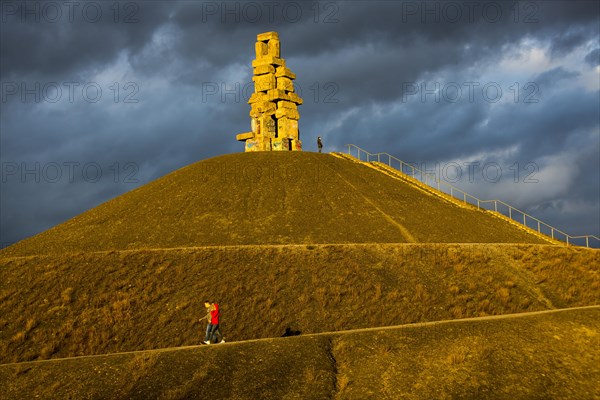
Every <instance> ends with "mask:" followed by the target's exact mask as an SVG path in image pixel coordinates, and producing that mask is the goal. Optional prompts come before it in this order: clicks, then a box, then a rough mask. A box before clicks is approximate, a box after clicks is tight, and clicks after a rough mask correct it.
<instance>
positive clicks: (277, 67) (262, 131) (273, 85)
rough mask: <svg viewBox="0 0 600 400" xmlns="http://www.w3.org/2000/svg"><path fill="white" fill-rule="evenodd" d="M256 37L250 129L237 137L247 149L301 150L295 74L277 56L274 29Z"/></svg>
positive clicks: (277, 41) (300, 100) (300, 101)
mask: <svg viewBox="0 0 600 400" xmlns="http://www.w3.org/2000/svg"><path fill="white" fill-rule="evenodd" d="M256 40H257V42H256V60H253V61H252V67H254V76H253V77H252V81H253V82H254V93H253V94H252V96H251V97H250V99H249V100H248V104H250V106H251V109H250V117H251V118H252V120H251V127H252V132H247V133H241V134H239V135H237V136H236V139H237V140H239V141H243V142H245V143H246V146H245V150H246V151H271V150H273V151H281V150H284V151H285V150H287V151H291V150H293V151H301V150H302V142H301V141H300V136H299V130H298V120H299V119H300V114H299V113H298V105H299V104H302V99H301V98H300V96H298V95H297V94H296V93H295V91H294V82H293V80H294V79H296V75H295V74H294V73H293V72H292V71H290V70H289V69H288V68H287V67H286V66H285V60H284V59H283V58H281V57H280V48H279V47H280V45H279V36H278V35H277V32H265V33H261V34H259V35H258V36H257V37H256Z"/></svg>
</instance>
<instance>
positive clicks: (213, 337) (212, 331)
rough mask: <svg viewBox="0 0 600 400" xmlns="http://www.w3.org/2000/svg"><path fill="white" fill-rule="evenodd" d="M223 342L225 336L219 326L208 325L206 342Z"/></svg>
mask: <svg viewBox="0 0 600 400" xmlns="http://www.w3.org/2000/svg"><path fill="white" fill-rule="evenodd" d="M217 338H218V339H219V340H217ZM221 340H223V335H222V334H221V330H220V329H219V324H208V326H207V327H206V336H204V341H205V342H208V341H210V342H215V343H219V342H220V341H221Z"/></svg>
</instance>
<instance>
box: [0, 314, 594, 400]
mask: <svg viewBox="0 0 600 400" xmlns="http://www.w3.org/2000/svg"><path fill="white" fill-rule="evenodd" d="M599 332H600V309H599V308H598V307H595V308H587V309H570V310H561V311H554V312H551V313H542V314H527V315H525V314H522V315H517V316H514V315H511V316H506V317H504V318H492V319H479V320H457V321H452V322H445V323H431V324H425V325H417V326H415V325H408V326H400V327H393V328H387V329H368V330H364V331H348V332H338V333H326V334H321V335H315V336H304V335H303V336H299V337H292V338H280V339H266V340H260V341H250V342H242V343H226V344H222V345H214V346H210V347H207V346H195V347H188V348H179V349H165V350H156V351H144V352H136V353H125V354H112V355H106V356H97V357H82V358H72V359H61V360H56V361H41V362H33V363H21V364H13V365H0V390H2V393H3V394H5V395H6V396H7V398H14V399H21V398H22V399H31V398H39V399H55V398H73V397H78V396H81V395H82V394H85V396H86V397H89V398H95V399H99V398H127V399H165V400H176V399H190V398H198V399H202V398H220V399H222V398H228V399H229V398H230V399H234V398H235V399H252V400H254V399H257V398H259V399H327V398H332V399H361V400H362V399H369V398H376V399H382V398H390V399H433V398H435V399H450V398H477V399H479V398H485V399H510V400H515V399H538V398H539V399H549V398H561V399H567V398H568V399H582V400H583V399H586V400H587V399H593V398H598V397H600V389H599V387H598V385H597V382H598V380H599V379H600V369H599V368H598V362H597V361H598V358H599V357H600V350H599V349H600V346H598V335H599Z"/></svg>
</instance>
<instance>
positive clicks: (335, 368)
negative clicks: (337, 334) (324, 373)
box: [325, 338, 339, 399]
mask: <svg viewBox="0 0 600 400" xmlns="http://www.w3.org/2000/svg"><path fill="white" fill-rule="evenodd" d="M325 351H326V352H327V358H328V359H329V364H330V365H331V371H332V372H333V390H332V391H331V398H332V399H336V398H337V397H338V396H337V395H338V394H339V385H338V374H339V371H338V366H337V360H336V359H335V356H334V355H333V338H329V339H328V340H327V345H326V348H325Z"/></svg>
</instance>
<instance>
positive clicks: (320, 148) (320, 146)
mask: <svg viewBox="0 0 600 400" xmlns="http://www.w3.org/2000/svg"><path fill="white" fill-rule="evenodd" d="M317 147H318V148H319V153H320V152H321V150H322V149H323V142H322V141H321V136H319V137H317Z"/></svg>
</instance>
